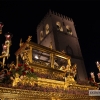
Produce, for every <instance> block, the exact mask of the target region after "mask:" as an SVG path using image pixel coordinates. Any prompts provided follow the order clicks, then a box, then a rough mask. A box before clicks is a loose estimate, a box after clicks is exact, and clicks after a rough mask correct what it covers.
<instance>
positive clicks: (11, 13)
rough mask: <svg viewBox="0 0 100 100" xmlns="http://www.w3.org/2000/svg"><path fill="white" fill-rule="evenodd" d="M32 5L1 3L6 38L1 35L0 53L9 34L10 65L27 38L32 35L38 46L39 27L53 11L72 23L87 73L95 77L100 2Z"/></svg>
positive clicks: (17, 0) (19, 1)
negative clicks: (37, 32)
mask: <svg viewBox="0 0 100 100" xmlns="http://www.w3.org/2000/svg"><path fill="white" fill-rule="evenodd" d="M33 1H34V2H33ZM33 1H32V0H27V1H24V0H14V1H13V0H8V1H6V0H3V1H0V21H1V22H3V23H4V27H3V34H2V35H0V43H1V46H0V52H2V44H3V43H4V41H5V37H4V34H5V33H6V32H11V33H12V34H13V38H12V46H11V49H10V55H11V56H10V58H9V60H8V61H9V62H10V61H12V60H15V55H14V53H15V52H16V51H17V49H18V48H19V41H20V38H22V39H23V41H26V39H27V37H28V35H32V36H33V38H32V41H33V42H35V43H36V42H37V37H36V27H37V25H38V24H39V22H40V21H41V20H42V19H43V18H44V16H45V14H46V13H47V12H48V11H49V9H51V10H52V11H55V12H58V13H60V14H63V15H66V16H68V17H70V18H72V19H73V21H74V23H75V28H76V32H77V35H78V38H79V43H80V46H81V51H82V54H83V58H84V62H85V66H86V70H87V73H88V75H89V73H90V72H91V71H94V72H95V75H96V74H97V72H98V69H97V67H96V64H95V62H96V61H97V60H98V61H100V2H97V1H96V0H95V1H85V0H84V1H80V2H79V0H78V1H76V0H75V1H74V0H73V1H70V2H69V1H68V0H54V1H55V2H54V1H53V0H52V2H51V1H50V0H47V1H46V0H44V1H43V0H33ZM61 1H62V2H61Z"/></svg>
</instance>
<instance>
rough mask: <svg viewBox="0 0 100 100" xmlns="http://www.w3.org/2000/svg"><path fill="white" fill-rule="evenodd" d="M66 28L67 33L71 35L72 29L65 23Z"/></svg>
mask: <svg viewBox="0 0 100 100" xmlns="http://www.w3.org/2000/svg"><path fill="white" fill-rule="evenodd" d="M66 29H67V34H70V35H72V29H71V27H70V26H68V25H67V26H66Z"/></svg>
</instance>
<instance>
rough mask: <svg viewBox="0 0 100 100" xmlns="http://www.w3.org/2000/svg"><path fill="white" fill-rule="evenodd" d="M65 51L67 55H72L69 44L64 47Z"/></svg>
mask: <svg viewBox="0 0 100 100" xmlns="http://www.w3.org/2000/svg"><path fill="white" fill-rule="evenodd" d="M66 52H67V54H68V55H73V50H72V48H71V47H70V46H69V45H68V46H67V47H66Z"/></svg>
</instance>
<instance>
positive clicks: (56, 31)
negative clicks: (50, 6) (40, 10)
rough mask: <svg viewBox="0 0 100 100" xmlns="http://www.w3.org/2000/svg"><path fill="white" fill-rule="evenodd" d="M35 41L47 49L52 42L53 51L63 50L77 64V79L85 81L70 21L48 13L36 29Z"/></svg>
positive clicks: (59, 15) (84, 72)
mask: <svg viewBox="0 0 100 100" xmlns="http://www.w3.org/2000/svg"><path fill="white" fill-rule="evenodd" d="M37 40H38V44H40V45H43V46H46V47H49V46H50V42H52V45H53V49H55V50H58V51H62V50H64V51H65V52H66V54H67V55H69V56H71V62H72V63H76V64H77V67H78V70H77V73H78V74H77V79H79V80H85V78H86V77H87V73H86V69H85V65H84V61H83V57H82V53H81V49H80V45H79V41H78V37H77V34H76V31H75V26H74V22H73V20H72V19H70V18H68V17H66V16H63V15H61V14H58V13H54V12H51V11H49V13H48V14H47V15H46V16H45V18H44V19H43V20H42V21H41V22H40V24H39V25H38V27H37Z"/></svg>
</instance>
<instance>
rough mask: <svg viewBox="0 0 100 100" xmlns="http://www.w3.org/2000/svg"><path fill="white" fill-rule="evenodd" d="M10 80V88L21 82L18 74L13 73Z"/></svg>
mask: <svg viewBox="0 0 100 100" xmlns="http://www.w3.org/2000/svg"><path fill="white" fill-rule="evenodd" d="M11 80H13V83H12V86H17V84H18V83H19V82H20V81H21V79H20V78H19V74H18V73H15V77H14V78H13V77H11Z"/></svg>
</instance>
